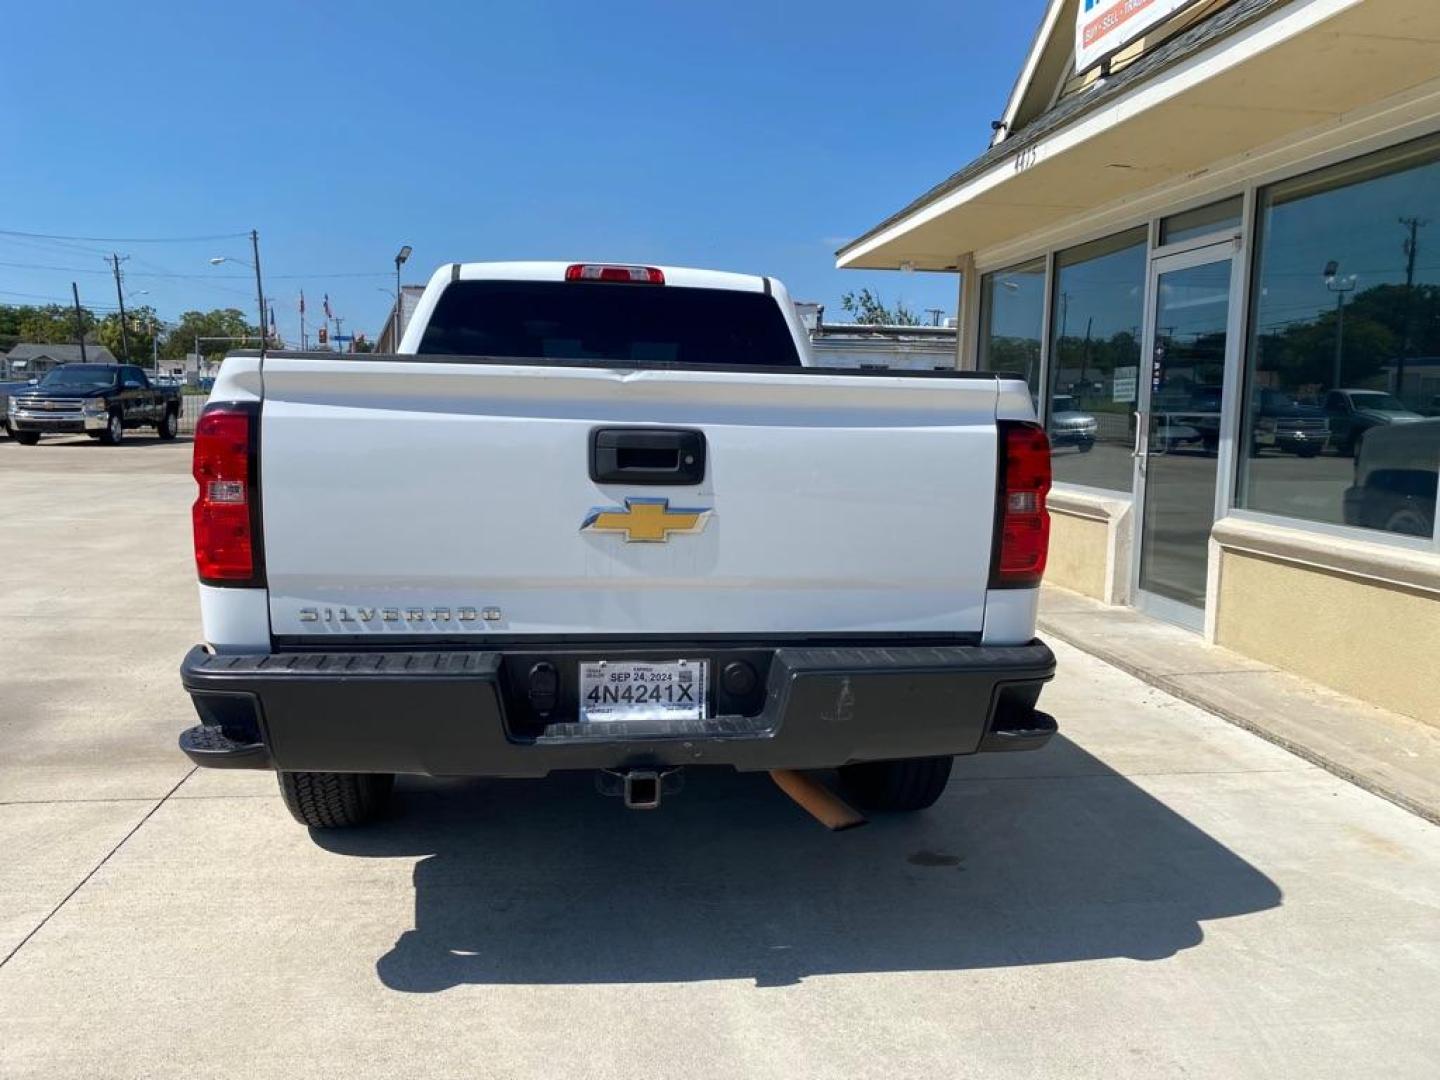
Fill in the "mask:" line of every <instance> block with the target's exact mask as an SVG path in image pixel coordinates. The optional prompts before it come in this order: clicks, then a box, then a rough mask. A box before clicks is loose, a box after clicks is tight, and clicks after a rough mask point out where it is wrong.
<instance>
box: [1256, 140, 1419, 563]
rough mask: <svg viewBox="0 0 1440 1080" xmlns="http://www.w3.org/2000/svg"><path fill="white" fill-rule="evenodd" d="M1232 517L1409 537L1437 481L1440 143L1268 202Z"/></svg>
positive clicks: (1346, 167) (1388, 156)
mask: <svg viewBox="0 0 1440 1080" xmlns="http://www.w3.org/2000/svg"><path fill="white" fill-rule="evenodd" d="M1258 243H1259V248H1258V264H1257V270H1256V275H1255V284H1254V299H1253V302H1252V304H1251V332H1250V338H1249V348H1248V356H1247V360H1246V386H1247V392H1246V400H1245V421H1244V424H1243V425H1242V432H1243V434H1242V440H1241V444H1240V451H1241V466H1240V476H1239V481H1240V487H1239V493H1240V498H1239V504H1240V505H1241V506H1243V507H1245V508H1247V509H1251V510H1261V511H1266V512H1269V513H1274V514H1284V515H1287V516H1290V517H1297V518H1304V519H1306V520H1309V521H1321V522H1331V523H1335V524H1345V525H1357V526H1362V527H1365V528H1371V529H1383V530H1386V531H1388V532H1394V533H1404V534H1409V535H1414V536H1432V535H1433V534H1434V528H1435V492H1436V476H1437V472H1440V139H1428V140H1423V141H1421V142H1419V143H1412V144H1409V145H1407V146H1405V147H1402V148H1399V149H1397V150H1394V151H1387V152H1385V153H1383V154H1376V155H1371V156H1370V157H1366V158H1362V159H1360V160H1358V161H1353V162H1347V163H1345V164H1343V165H1339V166H1335V167H1333V168H1330V169H1325V170H1322V171H1320V172H1318V173H1312V174H1310V175H1308V176H1303V177H1299V178H1297V179H1295V180H1290V181H1286V182H1285V183H1282V184H1277V185H1275V186H1274V187H1272V188H1269V189H1267V190H1265V191H1264V192H1262V193H1261V198H1260V210H1259V229H1258Z"/></svg>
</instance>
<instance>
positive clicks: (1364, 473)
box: [1345, 419, 1440, 537]
mask: <svg viewBox="0 0 1440 1080" xmlns="http://www.w3.org/2000/svg"><path fill="white" fill-rule="evenodd" d="M1437 482H1440V419H1434V420H1420V421H1417V422H1415V423H1407V424H1396V425H1392V426H1385V427H1376V428H1373V429H1371V431H1370V432H1369V434H1367V435H1366V436H1365V438H1363V439H1362V440H1360V449H1359V451H1358V452H1357V454H1356V456H1355V484H1354V486H1353V487H1351V488H1350V489H1349V490H1347V491H1346V492H1345V521H1346V522H1347V523H1348V524H1350V525H1363V526H1365V527H1366V528H1370V529H1385V530H1386V531H1388V532H1398V533H1405V534H1407V535H1409V536H1426V537H1428V536H1433V535H1434V534H1435V491H1436V484H1437Z"/></svg>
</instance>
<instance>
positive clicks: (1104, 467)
mask: <svg viewBox="0 0 1440 1080" xmlns="http://www.w3.org/2000/svg"><path fill="white" fill-rule="evenodd" d="M978 89H979V90H981V91H983V90H984V88H978ZM966 92H973V91H972V89H971V88H967V91H966ZM997 97H998V94H997ZM837 258H838V264H839V265H840V266H841V267H855V268H861V267H864V268H875V269H897V268H899V269H910V270H915V271H938V272H949V273H954V274H958V275H959V279H960V298H959V312H960V318H959V327H958V329H959V338H958V362H959V365H960V366H961V367H962V368H979V369H981V370H996V371H1012V372H1017V373H1021V374H1023V375H1024V377H1025V378H1026V379H1027V380H1028V382H1029V384H1030V388H1031V391H1032V392H1033V394H1034V396H1035V400H1036V403H1037V408H1038V409H1039V411H1040V413H1041V415H1042V416H1043V417H1044V422H1045V424H1046V426H1047V428H1048V430H1049V432H1050V436H1051V442H1052V446H1053V461H1054V474H1055V486H1054V489H1053V491H1052V493H1051V496H1050V510H1051V514H1052V536H1051V554H1050V568H1049V571H1048V573H1047V578H1048V580H1050V581H1052V582H1054V583H1056V584H1058V585H1061V586H1064V587H1066V588H1069V589H1073V590H1076V591H1079V592H1081V593H1085V594H1087V595H1089V596H1092V597H1094V598H1096V599H1098V600H1101V601H1104V602H1106V603H1110V604H1123V605H1132V606H1134V607H1136V608H1139V609H1140V610H1142V611H1144V612H1147V613H1149V614H1152V615H1154V616H1156V617H1158V618H1162V619H1165V620H1167V621H1169V622H1172V623H1176V624H1179V625H1181V626H1184V627H1187V628H1190V629H1191V630H1193V631H1194V632H1195V633H1197V634H1203V635H1204V637H1205V639H1206V640H1208V641H1211V642H1214V643H1217V644H1220V645H1223V646H1226V647H1228V648H1230V649H1233V650H1236V651H1238V652H1240V653H1242V654H1245V655H1247V656H1251V657H1254V658H1256V659H1258V660H1261V661H1264V662H1266V663H1269V664H1273V665H1274V666H1276V667H1279V668H1282V669H1285V670H1288V671H1293V672H1296V673H1298V674H1301V675H1304V676H1307V677H1309V678H1311V679H1313V680H1316V681H1318V682H1320V683H1322V684H1325V685H1328V686H1330V687H1333V688H1334V689H1337V690H1340V691H1342V692H1345V693H1348V694H1351V695H1354V696H1356V697H1359V698H1361V699H1363V700H1367V701H1370V702H1373V703H1375V704H1377V705H1381V706H1384V707H1386V708H1390V709H1393V710H1396V711H1398V712H1401V713H1405V714H1408V715H1411V716H1416V717H1421V718H1423V719H1426V720H1429V721H1431V722H1436V723H1440V541H1437V534H1436V526H1435V520H1436V514H1435V506H1436V490H1437V477H1440V0H1188V2H1187V0H1052V2H1051V3H1050V4H1049V6H1048V8H1047V10H1046V11H1045V14H1044V18H1043V21H1042V24H1041V27H1040V29H1039V32H1038V34H1037V36H1036V38H1035V41H1034V44H1033V46H1032V47H1031V49H1030V51H1029V54H1028V55H1027V57H1026V59H1025V63H1024V67H1023V69H1022V70H1021V72H1020V74H1019V78H1018V80H1017V82H1016V84H1015V87H1014V89H1013V91H1012V92H1011V94H1010V97H1009V101H1008V103H1007V104H1006V105H1005V108H1004V112H1003V114H1002V115H1001V116H999V117H998V118H997V119H996V121H995V123H994V136H993V139H992V142H991V145H990V148H989V150H988V151H987V152H985V153H984V154H982V155H981V156H980V157H979V158H977V159H976V160H974V161H972V162H971V163H970V164H968V165H966V166H965V167H963V168H962V169H960V171H959V172H957V173H955V174H954V175H952V176H950V177H949V178H948V179H945V180H942V181H941V182H940V183H939V184H937V185H936V186H935V187H934V188H932V189H931V190H929V191H927V192H925V193H923V194H921V195H920V196H919V197H918V198H916V199H915V200H914V201H913V202H911V203H910V205H908V206H906V207H905V208H904V209H902V210H901V211H899V212H898V213H896V214H895V215H893V216H892V217H890V218H889V219H887V220H885V221H883V222H881V223H879V224H878V225H876V226H875V227H874V228H873V229H871V230H870V231H869V232H867V233H866V234H865V235H863V236H861V237H859V238H858V239H856V240H854V241H853V242H852V243H850V244H849V245H848V246H846V247H845V248H844V249H842V250H841V251H840V252H839V254H838V256H837Z"/></svg>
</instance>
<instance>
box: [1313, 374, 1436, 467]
mask: <svg viewBox="0 0 1440 1080" xmlns="http://www.w3.org/2000/svg"><path fill="white" fill-rule="evenodd" d="M1324 409H1325V415H1326V416H1327V417H1328V418H1329V420H1330V434H1331V436H1332V437H1333V438H1334V440H1335V448H1336V449H1337V450H1339V451H1340V453H1342V454H1351V455H1353V454H1355V452H1356V451H1357V450H1358V449H1359V448H1360V441H1361V439H1362V438H1363V437H1364V435H1365V433H1366V432H1367V431H1369V430H1370V429H1371V428H1375V427H1382V426H1384V425H1386V424H1408V423H1412V422H1413V421H1416V420H1423V419H1425V418H1424V417H1423V416H1421V415H1420V414H1419V413H1417V412H1415V411H1413V410H1411V409H1408V408H1406V407H1405V404H1404V402H1402V401H1401V400H1400V399H1399V398H1397V397H1395V396H1394V395H1393V394H1387V393H1386V392H1385V391H1384V390H1331V391H1330V392H1329V393H1328V394H1326V395H1325V405H1324Z"/></svg>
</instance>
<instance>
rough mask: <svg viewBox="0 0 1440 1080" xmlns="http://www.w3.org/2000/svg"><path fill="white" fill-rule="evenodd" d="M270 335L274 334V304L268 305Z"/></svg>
mask: <svg viewBox="0 0 1440 1080" xmlns="http://www.w3.org/2000/svg"><path fill="white" fill-rule="evenodd" d="M270 336H271V337H274V336H275V305H274V304H271V305H270Z"/></svg>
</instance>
